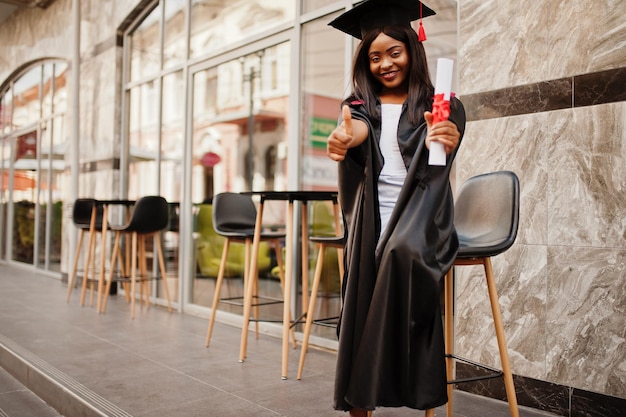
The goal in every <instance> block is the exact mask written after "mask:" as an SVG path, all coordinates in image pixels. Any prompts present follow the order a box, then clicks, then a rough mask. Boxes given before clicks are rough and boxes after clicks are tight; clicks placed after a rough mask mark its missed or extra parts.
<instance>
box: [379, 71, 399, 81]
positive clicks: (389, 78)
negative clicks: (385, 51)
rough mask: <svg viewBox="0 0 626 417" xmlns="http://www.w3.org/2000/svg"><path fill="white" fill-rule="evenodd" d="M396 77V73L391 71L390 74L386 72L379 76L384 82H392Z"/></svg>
mask: <svg viewBox="0 0 626 417" xmlns="http://www.w3.org/2000/svg"><path fill="white" fill-rule="evenodd" d="M397 75H398V71H391V72H386V73H384V74H381V76H382V77H383V79H385V80H392V79H394V78H395V77H396V76H397Z"/></svg>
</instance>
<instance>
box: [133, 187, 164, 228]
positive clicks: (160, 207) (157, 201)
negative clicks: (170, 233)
mask: <svg viewBox="0 0 626 417" xmlns="http://www.w3.org/2000/svg"><path fill="white" fill-rule="evenodd" d="M169 213H170V209H169V205H168V204H167V200H165V199H164V198H163V197H161V196H145V197H141V198H140V199H139V200H137V202H136V203H135V205H134V206H133V214H132V216H131V218H130V222H129V223H128V225H127V226H126V231H129V232H137V233H154V232H158V231H161V230H165V229H166V228H167V227H168V225H169V216H170V214H169Z"/></svg>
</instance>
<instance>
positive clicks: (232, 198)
mask: <svg viewBox="0 0 626 417" xmlns="http://www.w3.org/2000/svg"><path fill="white" fill-rule="evenodd" d="M255 223H256V206H255V205H254V202H253V201H252V197H250V196H249V195H245V194H239V193H220V194H217V195H216V196H215V197H214V198H213V227H214V228H215V231H216V232H217V233H219V234H220V235H225V236H229V235H231V234H233V233H243V234H249V233H252V232H254V225H255Z"/></svg>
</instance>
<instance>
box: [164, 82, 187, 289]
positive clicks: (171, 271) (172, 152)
mask: <svg viewBox="0 0 626 417" xmlns="http://www.w3.org/2000/svg"><path fill="white" fill-rule="evenodd" d="M182 91H184V78H183V72H182V71H178V72H175V73H172V74H168V75H167V76H165V77H164V78H163V93H162V96H163V105H162V106H163V113H162V116H161V169H160V174H161V181H160V182H161V190H160V193H159V194H160V195H161V196H163V197H165V199H166V200H167V201H168V202H170V203H171V204H170V226H169V228H168V230H167V231H166V232H165V233H164V234H163V251H164V252H165V267H166V270H167V273H168V278H172V279H169V281H168V283H169V285H170V287H169V290H170V294H176V291H177V290H178V282H177V280H176V278H177V277H178V273H177V271H178V253H179V229H180V228H179V218H180V216H179V209H180V207H179V205H178V204H177V203H179V202H180V200H181V196H182V188H183V184H182V181H183V171H182V170H183V149H184V110H185V95H184V94H182V93H181V92H182ZM161 283H162V281H161V282H160V284H161ZM157 294H161V289H160V288H158V289H157Z"/></svg>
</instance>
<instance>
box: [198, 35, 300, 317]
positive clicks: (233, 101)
mask: <svg viewBox="0 0 626 417" xmlns="http://www.w3.org/2000/svg"><path fill="white" fill-rule="evenodd" d="M289 75H290V45H289V43H283V44H279V45H276V46H273V47H270V48H267V49H265V50H262V51H258V52H255V53H252V54H249V55H246V56H242V57H240V58H238V59H234V60H232V61H229V62H225V63H223V64H221V65H218V66H217V67H212V68H208V69H205V70H202V71H199V72H197V73H195V74H194V77H193V86H192V88H191V91H193V95H194V96H193V110H192V111H193V126H192V140H193V149H192V152H193V167H192V176H193V178H192V184H191V187H192V199H193V201H194V203H196V206H195V209H194V214H195V221H194V225H195V233H194V242H195V270H196V279H194V280H193V282H192V285H191V286H190V290H189V291H190V292H189V294H188V298H189V301H190V302H192V303H194V304H198V305H203V306H208V305H210V303H211V300H212V298H213V294H214V290H215V280H214V279H213V278H215V276H216V275H217V267H218V266H219V264H220V257H221V251H222V248H223V240H224V239H223V238H221V237H220V236H218V235H217V234H216V233H215V230H214V229H213V227H212V217H211V216H212V205H211V202H212V198H213V196H214V195H215V194H217V193H220V192H224V191H233V192H238V191H244V190H249V189H250V183H249V181H250V180H249V178H252V189H254V190H264V189H277V190H284V189H285V188H286V161H285V155H286V151H285V149H286V146H287V129H286V118H287V112H288V103H289V93H290V91H289ZM250 145H252V153H250V152H249V149H250ZM250 155H252V157H253V158H252V161H250V159H249V156H250ZM250 162H252V164H250ZM284 208H285V205H284V204H282V203H281V204H276V205H273V204H269V205H268V206H266V209H265V211H264V216H263V217H264V220H265V221H266V222H267V224H284V222H285V212H284ZM229 256H230V258H229V259H230V260H231V261H232V262H229V263H228V265H229V266H227V271H226V274H227V276H229V277H231V278H232V279H228V280H226V282H225V284H224V285H225V286H226V287H227V288H226V289H222V291H223V292H224V293H226V292H228V293H229V294H230V296H232V297H236V296H238V295H241V294H243V280H242V279H241V270H240V268H239V269H238V266H239V267H240V266H241V265H242V264H243V258H242V256H243V247H241V245H236V244H233V245H231V249H230V255H229ZM262 256H263V257H264V259H265V258H267V259H266V260H267V261H268V262H267V265H266V267H265V268H264V269H263V271H262V273H261V276H260V277H261V280H260V281H259V292H260V293H264V294H269V295H273V296H280V291H281V290H280V285H279V281H278V279H277V276H278V275H277V273H278V271H277V270H276V269H275V259H273V258H272V259H270V256H271V255H270V251H269V248H267V251H265V250H264V251H263V254H262ZM275 307H276V308H274V306H273V307H271V308H269V309H267V310H264V315H266V316H267V317H271V318H275V319H280V318H281V315H282V307H281V306H275ZM219 308H220V310H225V311H230V312H233V313H236V314H240V313H241V309H240V308H239V307H237V306H232V305H230V306H229V305H228V304H224V303H222V304H220V306H219ZM265 308H267V307H265Z"/></svg>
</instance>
